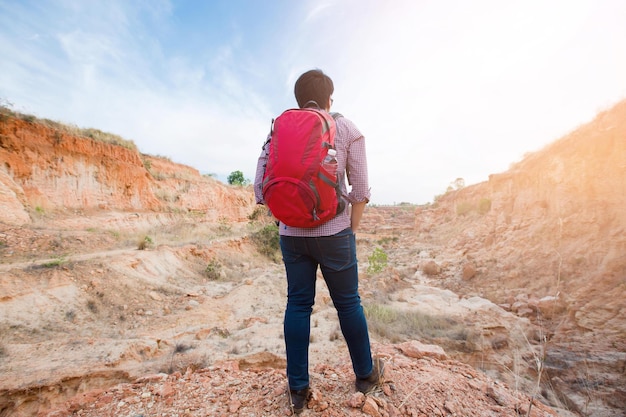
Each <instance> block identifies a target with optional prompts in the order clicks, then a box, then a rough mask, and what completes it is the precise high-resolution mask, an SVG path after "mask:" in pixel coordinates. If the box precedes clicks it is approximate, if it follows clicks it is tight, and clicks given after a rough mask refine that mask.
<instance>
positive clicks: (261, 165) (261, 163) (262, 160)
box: [254, 136, 270, 204]
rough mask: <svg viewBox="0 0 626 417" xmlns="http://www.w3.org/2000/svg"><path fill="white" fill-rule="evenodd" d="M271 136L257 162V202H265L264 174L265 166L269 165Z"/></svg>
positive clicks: (255, 180) (255, 184)
mask: <svg viewBox="0 0 626 417" xmlns="http://www.w3.org/2000/svg"><path fill="white" fill-rule="evenodd" d="M269 145H270V136H268V137H267V140H266V141H265V144H264V145H263V149H262V150H261V155H259V159H258V160H257V163H256V174H255V176H254V198H255V200H256V203H257V204H265V200H264V199H263V175H264V174H265V166H266V165H267V157H268V155H269Z"/></svg>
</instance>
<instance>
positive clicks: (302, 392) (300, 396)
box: [288, 387, 310, 414]
mask: <svg viewBox="0 0 626 417" xmlns="http://www.w3.org/2000/svg"><path fill="white" fill-rule="evenodd" d="M288 393H289V406H290V407H291V410H292V411H293V413H294V414H300V413H301V412H302V411H303V410H304V407H306V403H307V400H308V399H309V393H310V391H309V387H306V388H303V389H299V390H295V389H290V390H289V391H288Z"/></svg>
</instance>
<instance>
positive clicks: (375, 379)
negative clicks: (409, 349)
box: [354, 358, 385, 394]
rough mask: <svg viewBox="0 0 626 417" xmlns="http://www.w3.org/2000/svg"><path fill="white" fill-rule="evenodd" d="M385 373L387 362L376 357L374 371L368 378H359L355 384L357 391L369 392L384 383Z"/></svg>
mask: <svg viewBox="0 0 626 417" xmlns="http://www.w3.org/2000/svg"><path fill="white" fill-rule="evenodd" d="M384 375H385V362H383V360H382V359H381V358H374V367H373V368H372V373H371V374H370V375H369V376H368V377H367V378H357V379H356V382H355V384H354V385H355V386H356V389H357V391H360V392H362V393H363V394H369V393H372V392H374V391H376V390H377V389H379V388H380V387H381V386H382V385H383V381H384Z"/></svg>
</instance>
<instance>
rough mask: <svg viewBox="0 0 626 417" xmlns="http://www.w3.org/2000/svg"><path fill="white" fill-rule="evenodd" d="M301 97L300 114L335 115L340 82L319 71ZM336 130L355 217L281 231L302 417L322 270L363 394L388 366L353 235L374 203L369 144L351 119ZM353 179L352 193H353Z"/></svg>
mask: <svg viewBox="0 0 626 417" xmlns="http://www.w3.org/2000/svg"><path fill="white" fill-rule="evenodd" d="M294 92H295V96H296V100H297V102H298V106H299V107H300V108H304V107H315V108H319V109H321V110H324V111H326V112H329V111H330V108H331V106H332V104H333V99H332V94H333V92H334V85H333V82H332V80H331V79H330V77H328V76H327V75H326V74H324V73H323V72H322V71H321V70H318V69H316V70H311V71H307V72H305V73H304V74H302V75H301V76H300V78H298V80H297V81H296V84H295V88H294ZM336 127H337V129H336V135H335V148H336V149H337V175H338V179H339V183H340V184H341V191H342V198H345V199H346V200H347V201H348V202H349V203H350V205H351V209H350V210H344V211H343V212H341V213H339V214H337V215H336V216H335V217H334V218H332V219H331V220H329V221H328V222H326V223H324V224H322V225H320V226H316V227H312V228H297V227H290V226H287V225H285V224H283V223H282V222H281V223H279V234H280V247H281V250H282V255H283V262H284V264H285V271H286V274H287V307H286V309H285V319H284V332H285V346H286V350H287V377H288V382H289V398H290V402H291V406H292V408H293V410H294V412H295V413H296V414H297V413H300V412H301V411H302V410H303V409H304V406H305V405H306V400H307V398H308V395H309V370H308V365H309V337H310V329H311V327H310V318H311V312H312V310H313V304H314V302H315V281H316V275H317V268H318V266H319V267H320V269H321V271H322V275H323V276H324V280H325V281H326V285H327V286H328V289H329V292H330V296H331V298H332V300H333V304H334V306H335V308H336V309H337V314H338V317H339V323H340V326H341V331H342V333H343V336H344V339H345V340H346V344H347V345H348V350H349V352H350V358H351V360H352V367H353V370H354V373H355V376H356V380H355V387H356V389H357V390H358V391H361V392H363V393H365V394H367V393H370V392H372V391H373V390H375V389H376V388H377V387H379V386H380V384H381V383H382V380H383V372H384V363H383V362H382V360H380V359H376V360H372V354H371V347H370V340H369V335H368V329H367V322H366V319H365V314H364V313H363V307H362V306H361V299H360V297H359V292H358V281H359V280H358V265H357V259H356V239H355V235H354V233H355V232H356V231H357V230H358V228H359V223H360V221H361V217H362V215H363V211H364V209H365V205H366V204H367V203H368V201H369V198H370V189H369V183H368V174H367V158H366V153H365V138H364V137H363V135H362V134H361V132H360V131H359V130H358V128H357V127H356V126H355V125H354V124H353V123H352V122H351V121H350V120H348V119H346V118H345V117H337V118H336ZM269 146H270V142H269V141H268V142H266V144H265V146H264V147H263V151H262V152H261V156H260V157H259V160H258V164H257V171H256V176H255V181H254V193H255V197H256V201H257V203H258V204H264V200H263V194H262V187H263V174H264V171H265V165H266V161H267V158H268V154H269ZM346 176H347V177H348V178H347V180H348V182H349V183H350V185H351V190H350V192H349V193H348V191H347V187H346Z"/></svg>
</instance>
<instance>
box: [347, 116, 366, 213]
mask: <svg viewBox="0 0 626 417" xmlns="http://www.w3.org/2000/svg"><path fill="white" fill-rule="evenodd" d="M346 122H348V123H347V124H348V126H346V127H347V128H348V147H347V160H346V175H347V177H348V178H347V179H348V184H349V185H350V191H349V193H348V195H347V197H348V201H350V203H353V204H354V203H362V202H364V201H365V202H368V201H369V200H370V197H371V190H370V186H369V177H368V172H367V152H366V150H365V137H364V136H363V135H362V134H361V132H360V131H359V130H358V128H357V127H356V126H354V124H353V123H352V122H350V121H349V120H346Z"/></svg>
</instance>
